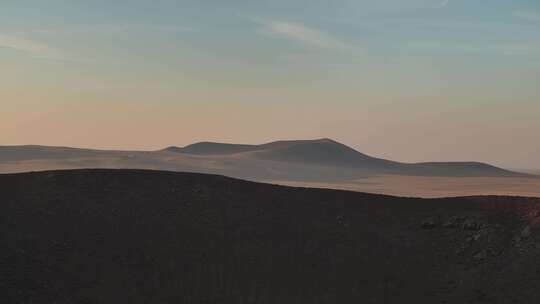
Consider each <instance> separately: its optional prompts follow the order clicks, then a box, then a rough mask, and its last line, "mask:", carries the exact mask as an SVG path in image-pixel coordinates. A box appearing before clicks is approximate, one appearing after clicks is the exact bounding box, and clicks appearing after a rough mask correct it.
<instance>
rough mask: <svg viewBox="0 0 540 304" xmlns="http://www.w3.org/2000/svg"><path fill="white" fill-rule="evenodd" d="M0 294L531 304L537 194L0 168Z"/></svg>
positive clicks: (84, 299) (72, 298) (539, 215)
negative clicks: (427, 194) (393, 190)
mask: <svg viewBox="0 0 540 304" xmlns="http://www.w3.org/2000/svg"><path fill="white" fill-rule="evenodd" d="M0 193H2V199H1V200H0V204H1V208H2V209H1V210H2V212H0V243H1V244H2V250H0V267H1V268H0V270H1V271H0V294H1V295H2V301H3V303H133V304H137V303H187V304H189V303H224V304H229V303H230V304H237V303H254V304H258V303H261V304H262V303H270V304H273V303H275V304H278V303H368V304H369V303H430V304H431V303H460V304H461V303H495V304H496V303H504V304H506V303H535V302H536V301H537V299H540V289H539V288H538V285H539V283H540V274H539V272H538V269H539V267H540V264H538V256H539V255H540V246H539V245H540V234H539V232H540V230H539V229H538V223H539V222H540V199H533V198H521V197H497V196H488V197H464V198H448V199H414V198H409V199H405V198H398V197H390V196H383V195H371V194H364V193H354V192H346V191H337V190H321V189H307V188H291V187H281V186H274V185H268V184H260V183H253V182H246V181H241V180H236V179H231V178H227V177H223V176H218V175H204V174H192V173H174V172H160V171H142V170H73V171H50V172H40V173H24V174H9V175H0Z"/></svg>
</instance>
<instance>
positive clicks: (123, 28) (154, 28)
mask: <svg viewBox="0 0 540 304" xmlns="http://www.w3.org/2000/svg"><path fill="white" fill-rule="evenodd" d="M191 31H193V29H192V28H190V27H182V26H174V25H144V24H142V25H141V24H114V25H89V26H77V27H71V28H46V29H36V30H34V31H33V32H34V33H37V34H46V35H80V34H99V35H103V34H114V35H116V34H126V33H128V32H134V33H139V32H163V33H175V32H178V33H180V32H191Z"/></svg>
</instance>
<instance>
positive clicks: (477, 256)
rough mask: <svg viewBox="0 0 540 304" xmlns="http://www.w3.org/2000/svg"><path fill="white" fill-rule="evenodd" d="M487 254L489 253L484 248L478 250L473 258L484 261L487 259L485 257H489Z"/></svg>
mask: <svg viewBox="0 0 540 304" xmlns="http://www.w3.org/2000/svg"><path fill="white" fill-rule="evenodd" d="M487 255H488V254H487V250H485V249H484V250H481V251H479V252H477V253H476V254H475V255H474V256H473V258H474V259H475V260H479V261H483V260H485V259H486V258H487Z"/></svg>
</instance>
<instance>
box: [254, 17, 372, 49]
mask: <svg viewBox="0 0 540 304" xmlns="http://www.w3.org/2000/svg"><path fill="white" fill-rule="evenodd" d="M258 23H260V24H261V25H262V27H263V28H262V29H263V32H264V33H266V34H269V35H272V36H275V37H281V38H284V39H287V40H290V41H293V42H296V43H300V44H302V45H304V46H306V47H313V48H319V49H327V50H339V51H347V50H348V51H361V50H360V49H359V48H358V47H356V46H354V45H351V44H349V43H347V42H343V41H341V40H339V39H336V38H334V37H332V36H331V35H330V34H327V33H325V32H323V31H320V30H318V29H315V28H311V27H308V26H306V25H305V24H303V23H297V22H284V21H265V22H258Z"/></svg>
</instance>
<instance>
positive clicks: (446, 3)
mask: <svg viewBox="0 0 540 304" xmlns="http://www.w3.org/2000/svg"><path fill="white" fill-rule="evenodd" d="M448 3H450V0H443V1H441V6H443V7H444V6H447V5H448Z"/></svg>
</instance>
